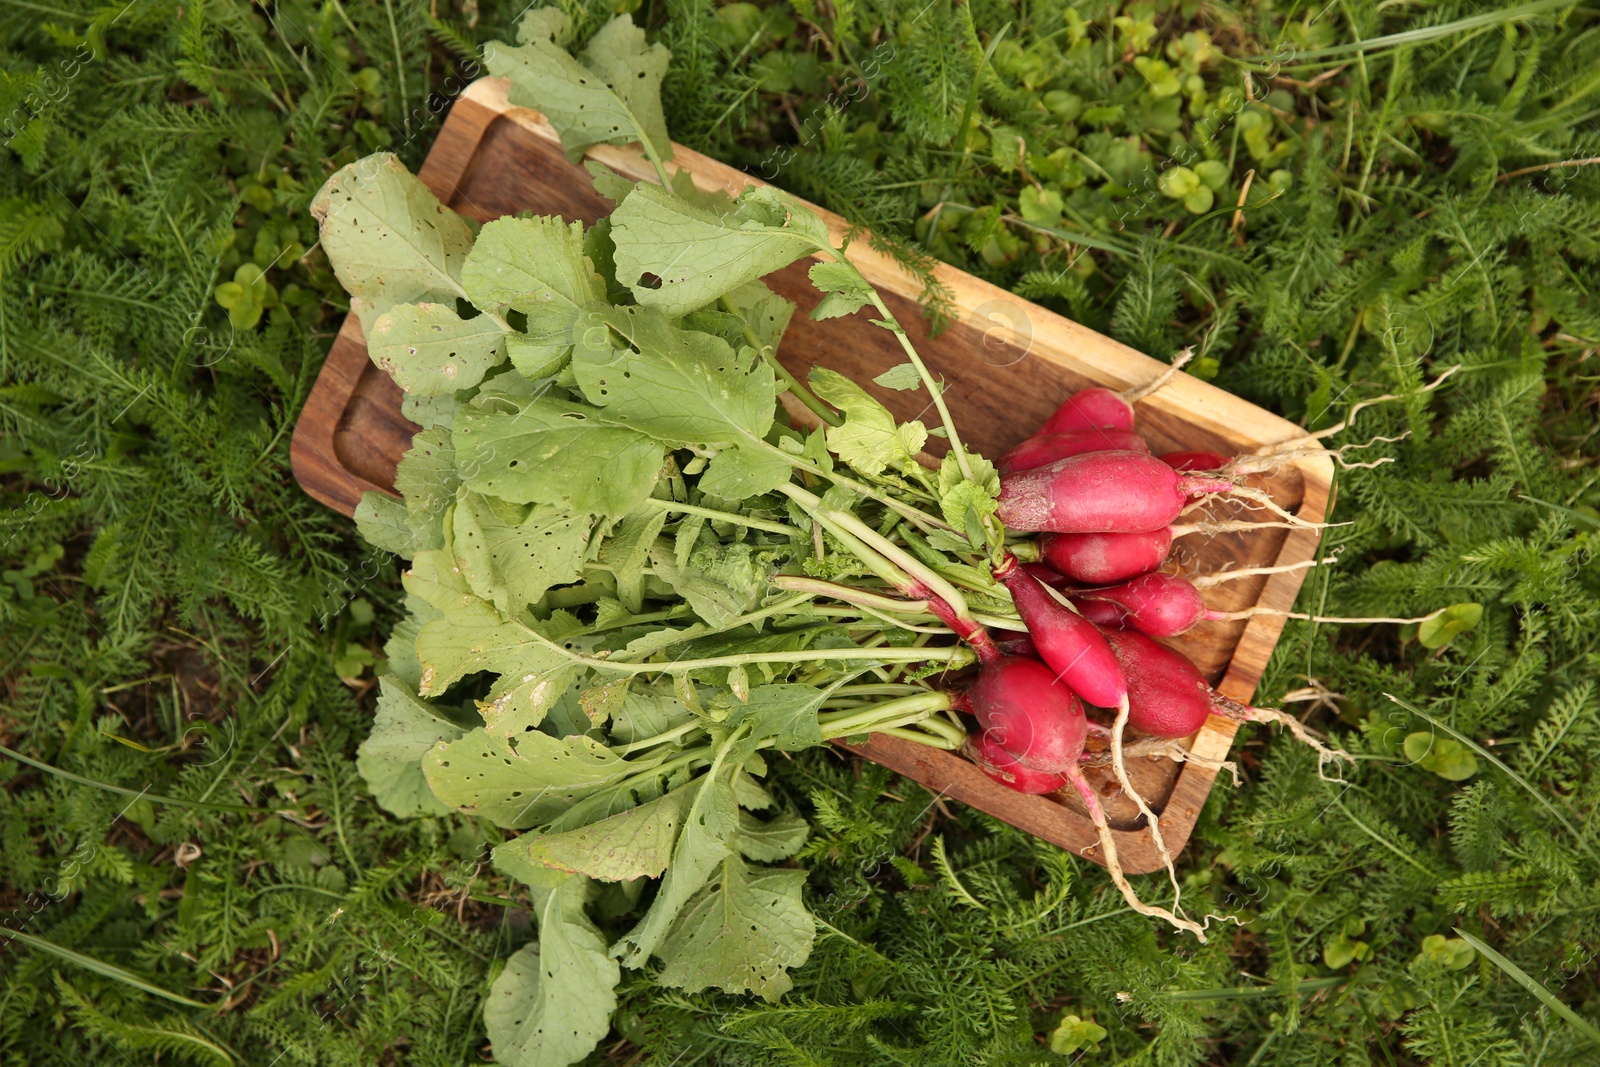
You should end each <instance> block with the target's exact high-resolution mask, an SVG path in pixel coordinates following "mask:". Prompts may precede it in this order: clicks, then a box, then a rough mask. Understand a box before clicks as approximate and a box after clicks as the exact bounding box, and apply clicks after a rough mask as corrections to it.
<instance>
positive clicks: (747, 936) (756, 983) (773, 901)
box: [659, 856, 817, 1001]
mask: <svg viewBox="0 0 1600 1067" xmlns="http://www.w3.org/2000/svg"><path fill="white" fill-rule="evenodd" d="M805 880H806V872H805V871H793V870H769V869H763V868H752V867H749V866H747V865H746V864H745V862H744V861H743V860H741V859H739V858H738V857H737V856H730V857H728V858H727V859H726V860H724V861H723V862H722V866H721V867H720V868H719V870H718V872H717V877H716V879H715V880H714V881H712V882H711V884H709V885H707V886H706V887H705V888H704V889H702V890H701V891H700V892H699V894H698V895H696V897H695V898H694V900H692V901H690V903H689V905H688V906H687V907H686V908H684V910H683V913H682V915H680V916H679V918H678V921H677V923H676V924H674V926H673V928H672V934H671V936H670V937H668V938H667V939H666V941H665V942H664V943H663V944H662V945H661V951H660V955H661V958H662V960H663V961H664V963H665V966H663V967H662V969H661V976H660V979H659V980H660V982H661V984H662V985H669V986H676V987H677V988H679V989H682V990H683V991H684V992H686V993H696V992H699V991H700V990H702V989H712V988H714V989H720V990H722V991H723V992H725V993H745V992H749V993H755V994H757V995H758V996H761V997H762V998H764V999H766V1000H769V1001H773V1000H777V999H778V998H779V997H780V996H782V995H783V994H784V993H786V992H788V991H789V987H790V986H791V985H793V982H792V981H791V980H790V978H789V971H788V969H789V968H790V967H798V966H800V965H801V964H802V963H804V962H805V961H806V959H807V958H808V957H810V955H811V945H812V942H813V941H814V940H815V939H816V930H817V927H816V920H815V919H814V918H812V916H811V913H810V912H808V911H807V910H806V907H805V904H804V903H803V902H802V901H801V899H800V887H801V886H802V885H803V884H804V883H805Z"/></svg>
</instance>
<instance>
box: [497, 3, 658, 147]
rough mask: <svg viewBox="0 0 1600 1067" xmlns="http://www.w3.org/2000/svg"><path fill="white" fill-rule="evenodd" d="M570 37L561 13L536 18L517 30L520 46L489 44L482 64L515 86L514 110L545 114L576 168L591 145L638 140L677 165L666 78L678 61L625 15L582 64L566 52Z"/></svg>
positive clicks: (545, 11) (593, 43)
mask: <svg viewBox="0 0 1600 1067" xmlns="http://www.w3.org/2000/svg"><path fill="white" fill-rule="evenodd" d="M570 34H571V22H570V20H569V19H568V18H567V16H566V15H565V14H564V13H562V12H560V11H559V10H556V9H554V8H542V9H539V10H536V11H531V12H529V13H528V15H527V16H526V17H525V18H524V19H523V22H522V25H521V26H520V27H519V30H518V34H517V37H518V40H519V41H521V42H522V43H521V44H520V45H517V46H512V45H506V44H502V43H500V42H498V41H495V42H490V43H489V44H488V45H486V46H485V48H484V63H485V65H486V66H487V67H488V68H489V73H490V74H493V75H495V76H496V77H500V78H509V79H510V81H511V89H510V93H509V96H510V99H511V102H512V103H513V104H517V105H518V106H521V107H531V108H537V109H538V110H540V111H542V112H544V113H545V115H546V116H547V117H548V118H549V119H550V122H551V124H552V125H553V126H555V128H556V130H557V131H558V132H559V133H560V135H561V147H562V148H564V149H566V152H567V156H568V158H570V159H572V160H574V161H576V160H577V159H578V157H579V156H581V155H582V154H583V150H584V149H586V148H588V147H589V146H591V145H597V144H628V143H629V142H632V141H643V142H646V143H648V144H649V145H650V146H651V148H653V149H654V150H655V152H656V154H657V155H659V156H661V157H662V158H663V159H670V158H672V141H671V139H670V138H669V137H668V136H667V120H666V117H665V116H664V114H663V113H662V110H661V79H662V78H663V77H665V76H666V73H667V64H668V63H669V62H670V61H671V59H672V54H671V53H670V52H668V51H667V50H666V48H664V47H663V46H661V45H659V44H655V45H651V44H647V43H646V42H645V36H644V31H643V30H641V29H640V28H638V27H637V26H635V25H634V24H633V19H632V18H630V17H629V16H627V15H619V16H618V17H616V18H614V19H612V20H611V21H610V22H608V23H606V25H605V26H603V27H601V28H600V31H599V32H598V33H596V34H595V35H594V36H593V37H592V38H590V40H589V44H588V45H587V46H586V47H585V48H584V50H583V51H582V53H580V54H579V56H578V58H576V59H574V58H573V57H572V56H571V55H569V54H568V53H567V50H566V47H565V43H566V39H567V38H568V37H569V36H570Z"/></svg>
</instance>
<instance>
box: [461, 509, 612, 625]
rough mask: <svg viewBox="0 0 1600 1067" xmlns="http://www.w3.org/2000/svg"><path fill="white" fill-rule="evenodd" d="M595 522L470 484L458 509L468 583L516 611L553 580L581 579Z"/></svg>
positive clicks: (505, 609) (503, 607) (536, 598)
mask: <svg viewBox="0 0 1600 1067" xmlns="http://www.w3.org/2000/svg"><path fill="white" fill-rule="evenodd" d="M591 525H592V522H591V520H590V518H589V516H587V515H574V514H572V513H571V512H569V511H567V510H565V509H564V508H560V507H556V506H554V505H550V504H536V505H534V506H532V507H531V508H530V507H528V506H526V505H522V504H508V503H505V502H503V501H499V500H496V499H494V498H492V497H486V496H484V495H482V494H481V493H474V492H472V491H470V490H465V491H463V492H462V493H461V495H460V499H459V500H458V502H457V504H456V507H455V511H454V534H455V541H454V544H455V552H456V559H457V560H458V561H459V562H460V565H461V573H462V574H463V575H464V576H465V577H466V579H467V584H468V585H469V586H471V588H472V591H473V592H474V593H475V594H477V595H478V596H479V597H482V598H483V599H485V600H488V601H491V602H492V603H493V604H494V606H495V607H496V608H498V609H499V610H500V611H501V613H503V614H506V615H514V614H516V613H517V612H519V611H521V610H522V609H523V608H524V607H526V606H527V605H529V604H534V603H537V602H538V601H539V599H540V598H541V597H543V596H544V594H545V592H546V591H547V590H548V589H549V588H550V587H551V586H553V585H563V584H565V583H567V582H574V581H577V580H578V578H579V577H581V576H582V574H583V554H584V550H585V549H586V548H587V547H588V545H589V530H590V527H591Z"/></svg>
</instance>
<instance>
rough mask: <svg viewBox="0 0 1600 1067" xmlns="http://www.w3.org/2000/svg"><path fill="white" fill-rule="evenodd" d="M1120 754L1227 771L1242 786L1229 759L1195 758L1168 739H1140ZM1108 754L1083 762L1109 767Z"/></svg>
mask: <svg viewBox="0 0 1600 1067" xmlns="http://www.w3.org/2000/svg"><path fill="white" fill-rule="evenodd" d="M1122 754H1123V756H1124V757H1125V758H1129V757H1131V758H1133V759H1139V758H1144V759H1169V760H1171V761H1172V762H1173V763H1192V764H1194V765H1195V766H1196V767H1203V768H1205V769H1206V770H1208V771H1213V772H1216V771H1227V772H1228V773H1229V774H1231V775H1233V784H1234V785H1240V784H1242V779H1240V777H1239V765H1238V764H1237V763H1235V762H1233V760H1231V759H1222V760H1219V759H1212V758H1211V757H1210V756H1197V755H1195V754H1194V753H1193V752H1190V751H1189V750H1188V749H1186V748H1184V747H1183V742H1181V741H1178V740H1175V739H1173V738H1170V737H1141V738H1140V739H1139V740H1137V741H1135V742H1133V743H1132V744H1130V745H1124V746H1123V748H1122ZM1109 755H1110V753H1109V752H1107V753H1105V754H1103V755H1102V756H1099V757H1096V758H1095V759H1093V760H1088V761H1085V766H1088V767H1103V766H1109V764H1110V760H1109Z"/></svg>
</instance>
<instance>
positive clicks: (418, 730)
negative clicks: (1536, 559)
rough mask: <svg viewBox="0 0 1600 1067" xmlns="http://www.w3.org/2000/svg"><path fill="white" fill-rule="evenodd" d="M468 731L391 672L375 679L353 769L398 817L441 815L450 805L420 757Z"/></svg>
mask: <svg viewBox="0 0 1600 1067" xmlns="http://www.w3.org/2000/svg"><path fill="white" fill-rule="evenodd" d="M465 732H466V731H465V730H463V729H462V728H461V727H459V726H457V725H456V724H455V723H453V722H451V721H450V720H449V719H446V718H444V717H443V716H441V715H440V714H439V713H438V712H436V711H435V710H434V709H433V707H432V706H431V705H430V704H429V703H428V702H427V701H425V700H422V699H420V698H419V697H418V696H417V695H416V694H415V693H414V692H412V691H411V689H410V687H408V686H407V685H406V684H405V683H404V682H402V681H401V680H400V679H398V678H396V677H394V676H393V675H384V676H383V677H382V678H379V679H378V713H377V715H376V717H375V718H374V719H373V721H372V732H371V733H370V734H368V735H367V739H366V740H365V741H363V742H361V747H360V748H358V749H357V750H356V770H357V771H359V772H360V774H361V777H362V778H364V779H365V780H366V783H367V788H368V789H369V790H371V791H372V798H373V799H374V800H376V801H377V802H378V806H379V807H380V808H382V809H383V810H384V811H387V812H388V813H389V814H391V815H399V816H401V817H402V818H404V817H406V816H411V815H443V814H445V813H446V812H447V811H449V810H450V809H449V808H448V807H447V806H446V805H445V804H444V802H443V801H441V800H440V799H439V798H438V797H436V796H434V795H433V790H431V789H429V788H428V779H427V777H426V776H424V775H423V773H422V757H423V756H424V755H426V754H427V752H428V750H429V749H431V748H433V747H434V746H435V745H437V744H439V743H441V742H449V741H454V740H456V739H457V738H459V737H461V735H462V734H464V733H465Z"/></svg>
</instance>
